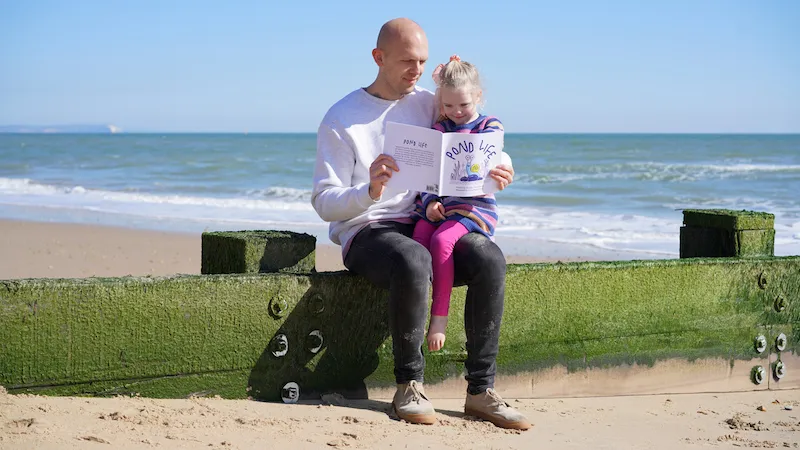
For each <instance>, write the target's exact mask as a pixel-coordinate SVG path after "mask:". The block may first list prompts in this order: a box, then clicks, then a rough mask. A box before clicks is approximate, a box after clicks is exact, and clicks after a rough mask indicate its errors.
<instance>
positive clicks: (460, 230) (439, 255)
mask: <svg viewBox="0 0 800 450" xmlns="http://www.w3.org/2000/svg"><path fill="white" fill-rule="evenodd" d="M467 233H469V230H467V228H466V227H465V226H464V225H461V224H460V223H458V222H457V221H455V220H446V221H445V222H444V223H442V224H441V225H439V228H438V229H436V231H435V232H434V233H433V236H432V237H431V242H430V247H429V248H430V251H431V263H432V264H433V304H432V305H431V314H433V315H435V316H447V312H448V311H449V309H450V293H451V292H453V277H454V275H453V272H454V270H455V264H454V262H453V248H454V247H455V246H456V242H458V240H459V239H461V237H463V236H464V235H465V234H467Z"/></svg>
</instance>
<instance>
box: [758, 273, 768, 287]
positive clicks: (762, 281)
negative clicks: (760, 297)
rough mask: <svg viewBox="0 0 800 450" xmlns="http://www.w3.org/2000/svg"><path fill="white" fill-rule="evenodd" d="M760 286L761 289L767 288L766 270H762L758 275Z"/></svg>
mask: <svg viewBox="0 0 800 450" xmlns="http://www.w3.org/2000/svg"><path fill="white" fill-rule="evenodd" d="M758 287H760V288H761V289H766V288H767V274H766V273H764V272H761V273H760V274H759V275H758Z"/></svg>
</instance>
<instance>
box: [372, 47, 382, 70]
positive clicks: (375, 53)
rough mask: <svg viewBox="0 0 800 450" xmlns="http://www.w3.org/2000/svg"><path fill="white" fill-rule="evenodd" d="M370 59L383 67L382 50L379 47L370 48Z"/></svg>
mask: <svg viewBox="0 0 800 450" xmlns="http://www.w3.org/2000/svg"><path fill="white" fill-rule="evenodd" d="M372 59H373V60H374V61H375V64H377V65H378V67H383V50H381V49H379V48H375V49H372Z"/></svg>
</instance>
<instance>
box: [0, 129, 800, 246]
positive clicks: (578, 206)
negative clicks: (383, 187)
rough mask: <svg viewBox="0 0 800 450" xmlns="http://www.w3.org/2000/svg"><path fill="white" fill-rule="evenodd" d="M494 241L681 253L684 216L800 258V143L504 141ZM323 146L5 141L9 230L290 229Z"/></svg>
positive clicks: (237, 139) (221, 138)
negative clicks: (507, 165)
mask: <svg viewBox="0 0 800 450" xmlns="http://www.w3.org/2000/svg"><path fill="white" fill-rule="evenodd" d="M504 151H505V152H506V153H508V154H509V155H510V156H511V158H512V160H513V165H514V169H515V171H516V176H515V180H514V183H513V184H512V185H511V186H510V187H508V188H507V189H506V190H504V191H502V192H499V193H498V194H497V201H498V204H499V215H500V221H499V225H498V227H497V231H496V236H497V242H498V244H499V245H500V246H501V248H502V249H503V250H504V252H505V253H506V254H512V255H518V256H532V257H544V258H561V257H564V258H587V259H666V258H677V257H678V255H679V233H680V227H681V224H682V219H683V210H684V209H694V208H725V209H733V210H750V211H763V212H769V213H772V214H774V215H775V230H776V238H775V254H776V255H780V256H784V255H800V135H774V134H771V135H747V134H720V135H716V134H698V135H689V134H686V135H683V134H665V135H659V134H507V135H506V137H505V149H504ZM315 152H316V135H315V134H313V133H307V134H105V135H104V134H0V219H16V220H30V221H45V222H68V223H83V224H95V225H112V226H124V227H129V228H138V229H150V230H162V231H176V232H187V233H200V232H203V231H222V230H228V231H235V230H290V231H297V232H304V233H309V234H313V235H314V236H316V237H317V240H318V242H319V243H322V244H325V243H328V244H330V241H329V239H328V227H327V224H326V223H325V222H323V221H322V220H321V219H320V218H319V217H318V216H317V214H316V212H315V211H314V209H313V208H312V206H311V202H310V199H311V180H312V175H313V168H314V160H315Z"/></svg>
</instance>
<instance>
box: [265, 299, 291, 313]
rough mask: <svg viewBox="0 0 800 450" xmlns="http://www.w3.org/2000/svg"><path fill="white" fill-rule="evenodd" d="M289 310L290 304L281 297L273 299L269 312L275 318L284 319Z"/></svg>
mask: <svg viewBox="0 0 800 450" xmlns="http://www.w3.org/2000/svg"><path fill="white" fill-rule="evenodd" d="M288 309H289V303H288V302H286V300H284V299H282V298H280V297H276V298H273V299H272V300H270V302H269V310H270V312H271V313H272V315H274V316H275V317H283V315H284V314H285V313H286V310H288Z"/></svg>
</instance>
